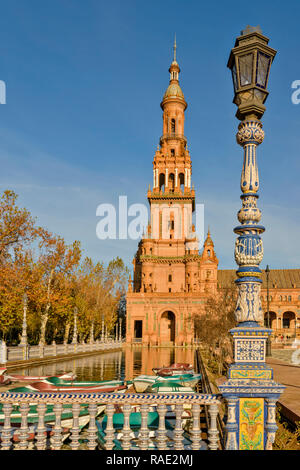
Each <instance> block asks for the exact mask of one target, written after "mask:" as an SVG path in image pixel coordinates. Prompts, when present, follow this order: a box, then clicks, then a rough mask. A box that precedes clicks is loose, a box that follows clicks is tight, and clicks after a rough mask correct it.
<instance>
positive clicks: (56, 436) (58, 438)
mask: <svg viewBox="0 0 300 470" xmlns="http://www.w3.org/2000/svg"><path fill="white" fill-rule="evenodd" d="M62 409H63V406H62V404H61V403H55V405H54V406H53V411H54V414H55V425H54V428H53V438H52V439H51V445H52V449H53V450H60V449H61V446H62V434H61V432H62V427H61V413H62Z"/></svg>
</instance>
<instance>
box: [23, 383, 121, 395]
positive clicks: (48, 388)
mask: <svg viewBox="0 0 300 470" xmlns="http://www.w3.org/2000/svg"><path fill="white" fill-rule="evenodd" d="M26 388H27V389H28V390H29V389H30V390H31V391H33V392H50V393H51V392H58V393H77V392H80V393H111V392H121V393H122V392H123V391H124V392H125V390H126V389H127V385H95V386H88V387H87V386H84V385H83V386H80V385H75V386H73V385H67V386H61V385H59V386H56V385H53V384H50V383H47V382H35V383H32V384H30V385H27V386H26Z"/></svg>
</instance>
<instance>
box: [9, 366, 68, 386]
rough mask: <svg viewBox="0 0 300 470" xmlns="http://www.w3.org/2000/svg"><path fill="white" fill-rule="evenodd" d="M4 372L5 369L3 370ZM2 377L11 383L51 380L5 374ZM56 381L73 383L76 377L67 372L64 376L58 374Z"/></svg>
mask: <svg viewBox="0 0 300 470" xmlns="http://www.w3.org/2000/svg"><path fill="white" fill-rule="evenodd" d="M5 370H6V369H5ZM4 377H6V378H7V379H9V380H11V382H27V383H29V382H30V383H32V382H40V381H41V380H47V379H50V378H52V376H51V375H17V374H5V375H4ZM57 379H58V380H61V381H64V380H68V381H73V380H74V379H76V375H75V374H73V373H72V372H68V373H65V374H60V375H58V376H57Z"/></svg>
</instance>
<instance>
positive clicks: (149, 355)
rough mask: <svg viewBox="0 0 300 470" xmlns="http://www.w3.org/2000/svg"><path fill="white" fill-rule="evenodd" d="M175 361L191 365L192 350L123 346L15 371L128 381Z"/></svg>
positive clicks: (85, 378)
mask: <svg viewBox="0 0 300 470" xmlns="http://www.w3.org/2000/svg"><path fill="white" fill-rule="evenodd" d="M174 362H177V363H178V362H181V363H189V364H194V350H193V349H191V348H189V349H186V348H145V347H124V348H123V350H122V351H113V352H107V353H101V354H97V355H93V356H86V357H80V358H73V359H69V360H63V361H58V362H53V363H50V364H43V365H39V366H37V365H35V366H30V367H27V368H21V369H14V370H13V371H12V373H14V374H22V375H39V376H41V375H58V374H63V373H65V372H73V373H74V374H76V376H77V380H79V381H80V380H113V379H120V380H124V379H126V380H131V379H132V378H134V377H136V376H137V375H140V374H146V375H153V371H152V368H153V367H163V366H168V365H170V364H172V363H174Z"/></svg>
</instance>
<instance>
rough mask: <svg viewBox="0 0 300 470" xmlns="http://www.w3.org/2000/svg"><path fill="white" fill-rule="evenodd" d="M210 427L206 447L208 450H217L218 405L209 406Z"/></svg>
mask: <svg viewBox="0 0 300 470" xmlns="http://www.w3.org/2000/svg"><path fill="white" fill-rule="evenodd" d="M208 412H209V415H210V426H209V431H208V441H209V444H208V447H209V449H210V450H218V441H219V431H218V428H217V416H218V405H217V404H211V405H209V408H208Z"/></svg>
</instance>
